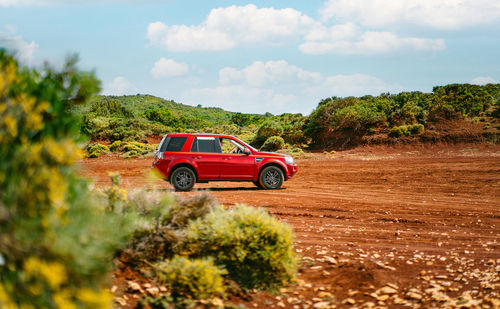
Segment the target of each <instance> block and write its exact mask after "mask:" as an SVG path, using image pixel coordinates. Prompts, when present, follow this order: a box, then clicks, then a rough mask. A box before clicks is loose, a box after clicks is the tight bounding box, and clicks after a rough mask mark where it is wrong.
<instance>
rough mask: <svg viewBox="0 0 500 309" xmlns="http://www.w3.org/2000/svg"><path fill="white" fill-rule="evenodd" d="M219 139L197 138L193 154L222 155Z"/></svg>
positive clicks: (192, 147) (192, 150) (192, 149)
mask: <svg viewBox="0 0 500 309" xmlns="http://www.w3.org/2000/svg"><path fill="white" fill-rule="evenodd" d="M218 140H219V139H218V138H215V137H196V138H195V140H194V142H193V146H191V152H212V153H220V152H221V150H220V145H219V141H218Z"/></svg>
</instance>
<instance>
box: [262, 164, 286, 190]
mask: <svg viewBox="0 0 500 309" xmlns="http://www.w3.org/2000/svg"><path fill="white" fill-rule="evenodd" d="M283 181H284V176H283V172H282V171H281V169H279V168H278V167H276V166H268V167H266V168H264V169H263V170H262V172H261V173H260V176H259V183H260V185H261V186H262V188H263V189H266V190H272V189H278V188H279V187H281V185H283Z"/></svg>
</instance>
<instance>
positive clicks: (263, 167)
mask: <svg viewBox="0 0 500 309" xmlns="http://www.w3.org/2000/svg"><path fill="white" fill-rule="evenodd" d="M269 166H275V167H277V168H279V169H280V170H281V172H282V173H283V181H286V180H287V179H286V178H287V177H286V170H285V168H284V167H283V166H281V164H279V163H276V162H269V163H266V164H264V165H262V166H261V167H260V169H259V175H258V177H257V181H260V175H261V174H262V171H263V170H264V169H265V168H266V167H269Z"/></svg>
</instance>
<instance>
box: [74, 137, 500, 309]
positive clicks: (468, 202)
mask: <svg viewBox="0 0 500 309" xmlns="http://www.w3.org/2000/svg"><path fill="white" fill-rule="evenodd" d="M151 161H152V159H151V158H140V159H121V158H119V157H118V156H116V155H107V156H103V157H101V158H99V159H86V160H84V161H83V162H82V174H83V175H84V176H86V177H89V178H92V179H94V180H95V181H96V185H97V186H104V185H108V184H109V180H108V177H107V172H108V171H117V172H119V173H120V174H121V176H122V180H123V183H124V185H125V186H128V187H146V188H160V189H164V190H171V187H170V186H169V184H168V183H167V182H164V181H161V180H153V179H151V178H150V177H147V176H146V175H147V174H148V171H149V170H150V166H151ZM297 163H298V166H299V171H298V173H297V174H296V176H295V177H294V178H293V179H292V180H290V181H288V182H286V183H285V184H284V187H283V188H282V189H280V190H274V191H265V190H259V189H257V188H256V187H255V186H254V185H253V184H252V183H244V182H242V183H238V182H233V183H231V182H211V183H208V184H197V185H196V186H195V188H196V189H195V190H194V192H189V193H175V194H178V195H191V194H196V192H197V191H200V190H209V191H211V193H212V194H213V195H215V196H216V197H217V199H218V200H219V201H220V202H221V203H224V204H226V205H233V204H235V203H245V204H249V205H254V206H258V207H263V208H265V209H266V210H267V211H269V212H270V213H271V214H273V215H274V216H276V217H277V218H278V219H279V220H281V221H283V222H287V223H288V224H290V225H291V226H292V228H293V229H294V232H295V234H296V240H295V246H296V250H297V252H299V253H300V254H301V256H302V262H301V267H300V273H299V276H298V279H299V280H298V283H296V284H293V285H291V286H290V287H287V288H286V289H282V290H281V292H280V293H279V294H269V293H264V292H259V293H250V295H247V297H245V298H234V299H232V301H233V303H235V304H244V305H245V306H247V307H257V308H270V307H271V308H272V307H286V308H308V307H311V308H312V307H313V306H317V307H318V308H320V307H321V306H323V305H324V307H321V308H329V306H336V307H337V308H341V307H351V306H353V305H354V306H358V307H361V308H364V307H366V308H370V307H371V306H372V305H374V306H388V307H401V306H403V307H404V306H408V307H422V308H424V307H432V306H436V307H447V306H451V305H459V306H460V305H464V306H471V305H472V307H474V306H476V305H477V306H480V305H489V306H490V308H495V306H500V147H499V146H477V145H472V146H471V145H463V146H452V147H448V146H439V147H438V146H434V147H432V146H426V147H423V146H422V147H418V146H411V147H410V146H408V147H407V148H387V147H382V146H379V147H364V148H358V149H355V150H350V151H344V152H337V153H334V154H307V155H306V156H304V157H303V158H299V159H298V160H297ZM388 284H389V286H387V285H388ZM382 287H386V288H385V289H384V290H381V291H378V292H377V290H378V289H380V288H382ZM389 288H393V289H394V290H395V291H394V290H390V289H389ZM384 295H387V297H386V296H384ZM129 296H130V295H129ZM474 302H476V303H474ZM497 308H498V307H497Z"/></svg>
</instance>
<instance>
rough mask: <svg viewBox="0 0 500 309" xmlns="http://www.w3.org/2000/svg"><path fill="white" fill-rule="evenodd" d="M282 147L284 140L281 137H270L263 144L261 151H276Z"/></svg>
mask: <svg viewBox="0 0 500 309" xmlns="http://www.w3.org/2000/svg"><path fill="white" fill-rule="evenodd" d="M284 146H285V140H284V139H283V138H282V137H281V136H271V137H270V138H268V139H267V140H266V141H265V142H264V145H262V148H261V149H262V150H264V151H276V150H279V149H281V148H283V147H284Z"/></svg>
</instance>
